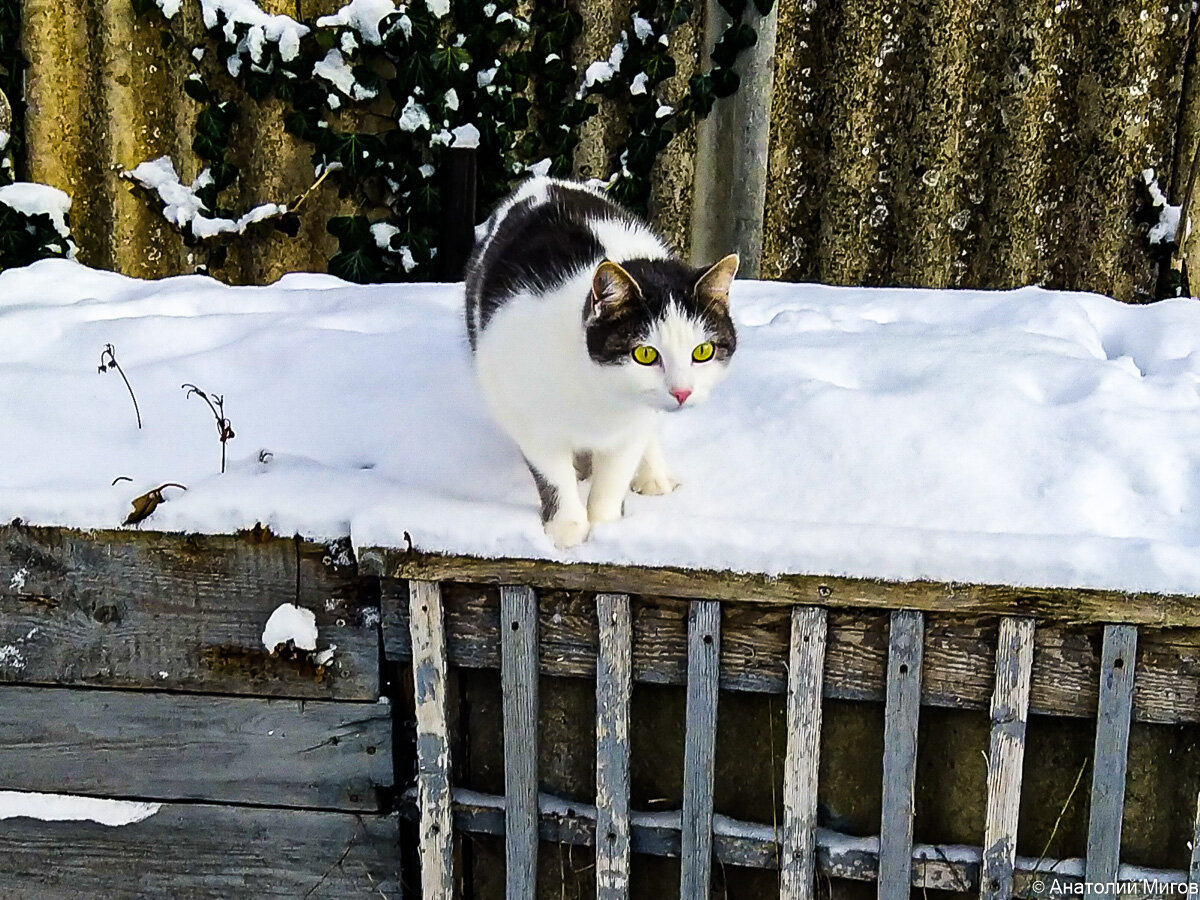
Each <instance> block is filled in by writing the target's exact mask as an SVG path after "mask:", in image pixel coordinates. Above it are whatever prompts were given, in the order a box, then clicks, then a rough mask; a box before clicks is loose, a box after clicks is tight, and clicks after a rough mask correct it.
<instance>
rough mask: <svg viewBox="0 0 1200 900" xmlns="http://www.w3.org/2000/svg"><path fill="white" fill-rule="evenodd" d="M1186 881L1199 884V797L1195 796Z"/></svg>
mask: <svg viewBox="0 0 1200 900" xmlns="http://www.w3.org/2000/svg"><path fill="white" fill-rule="evenodd" d="M1188 882H1189V883H1190V884H1194V885H1200V797H1197V798H1196V819H1195V822H1194V824H1193V825H1192V861H1191V865H1190V866H1189V867H1188Z"/></svg>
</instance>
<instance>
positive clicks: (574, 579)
mask: <svg viewBox="0 0 1200 900" xmlns="http://www.w3.org/2000/svg"><path fill="white" fill-rule="evenodd" d="M359 560H360V564H361V565H362V566H363V568H364V570H365V571H368V572H371V573H372V574H375V575H381V576H384V577H387V578H425V579H429V580H432V581H470V582H476V583H480V584H528V585H531V586H533V587H538V588H558V589H564V590H581V591H604V592H610V593H624V594H651V595H655V596H663V597H679V598H683V599H706V600H726V601H731V602H742V601H756V602H763V603H784V604H787V605H789V606H790V605H792V604H806V605H815V606H825V607H829V608H831V609H836V608H862V609H885V610H893V609H914V610H920V611H923V612H947V613H954V614H956V615H960V616H965V615H998V616H1011V615H1020V616H1030V617H1033V618H1036V619H1039V620H1043V619H1052V620H1056V621H1063V622H1071V623H1075V624H1079V623H1085V622H1100V623H1103V622H1123V623H1128V624H1135V625H1154V626H1157V627H1161V628H1168V627H1192V628H1195V627H1200V598H1197V597H1194V596H1186V595H1181V594H1151V593H1136V592H1122V591H1098V590H1086V589H1076V588H1031V587H1012V586H1009V585H995V584H991V585H989V584H959V583H957V582H956V583H947V582H937V581H903V582H899V581H879V580H872V579H868V578H835V577H832V576H830V577H826V576H821V575H772V576H768V575H756V574H746V573H738V572H718V571H711V570H701V569H680V568H670V567H661V568H650V567H646V566H614V565H605V564H598V563H563V562H553V561H550V560H536V559H480V558H475V557H466V556H444V555H440V554H433V553H421V552H418V551H404V550H390V549H385V548H376V547H368V548H363V549H362V550H361V551H360V554H359Z"/></svg>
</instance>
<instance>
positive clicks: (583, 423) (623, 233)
mask: <svg viewBox="0 0 1200 900" xmlns="http://www.w3.org/2000/svg"><path fill="white" fill-rule="evenodd" d="M573 186H574V185H573ZM531 190H532V189H531ZM510 205H511V204H510ZM506 208H507V207H506ZM499 214H500V213H498V214H497V215H499ZM498 221H499V220H498V219H495V218H494V219H493V224H492V228H491V229H490V230H491V231H492V232H494V230H495V223H497V222H498ZM594 230H595V232H596V235H597V238H598V239H599V240H600V242H601V245H602V246H603V247H604V249H605V253H606V256H607V257H608V258H610V259H616V260H620V259H630V258H637V257H641V258H649V257H657V258H661V257H665V256H667V255H668V253H667V250H666V248H665V247H663V245H662V243H661V241H659V239H658V238H657V237H655V236H654V235H653V234H651V233H650V232H649V231H648V230H645V229H641V228H629V227H624V226H620V225H619V224H617V223H613V222H606V223H602V226H601V227H599V228H595V229H594ZM600 261H601V260H599V259H598V260H596V263H597V264H598V263H599V262H600ZM593 268H594V267H593ZM593 268H589V269H587V270H585V271H584V272H581V273H580V274H579V275H578V276H576V277H574V278H572V279H570V280H569V281H568V282H567V283H565V284H564V285H562V286H561V287H560V288H559V289H558V290H556V291H554V292H553V293H552V294H550V295H547V296H534V295H532V294H529V293H523V294H520V295H518V296H516V297H513V298H511V299H510V300H508V301H507V302H506V303H505V304H504V305H503V306H502V307H500V309H498V310H497V311H496V312H495V313H494V314H493V315H492V317H491V318H490V320H489V322H488V325H487V328H486V329H484V330H483V331H482V332H480V333H479V334H478V338H477V345H476V352H475V363H476V370H477V372H478V375H479V381H480V385H481V386H482V389H483V395H484V398H485V399H486V401H487V404H488V406H489V408H490V410H491V413H492V415H493V416H494V418H495V419H496V421H497V422H498V423H499V424H500V425H501V427H502V428H503V429H504V430H505V431H506V432H507V433H508V434H509V435H510V436H511V437H512V438H513V440H514V441H516V443H517V445H518V446H519V447H520V449H521V452H522V453H523V454H524V456H525V458H526V460H527V461H528V462H529V464H530V465H531V466H533V467H534V468H535V469H537V471H538V472H539V473H540V474H541V475H542V477H544V478H545V479H546V480H547V481H548V482H549V483H550V484H551V485H553V486H554V487H555V488H556V489H557V492H558V510H557V513H556V514H555V515H554V517H553V518H552V519H551V520H550V521H548V522H547V523H546V533H547V534H548V535H549V536H550V537H551V539H552V540H553V541H554V543H555V544H556V545H557V546H558V547H560V548H565V547H570V546H573V545H575V544H578V543H580V542H582V541H583V540H585V539H586V538H587V535H588V531H589V529H590V527H591V526H592V525H593V524H595V523H597V522H606V521H611V520H613V519H617V518H620V516H621V513H622V507H623V504H624V501H625V497H626V495H627V494H628V492H629V489H630V487H631V485H632V487H633V489H634V490H636V491H638V492H639V493H643V494H663V493H667V492H669V491H671V490H673V489H674V488H675V487H676V486H678V482H677V481H675V480H674V479H673V478H672V477H671V476H670V474H669V473H668V472H667V470H666V466H665V464H664V462H663V458H662V450H661V448H660V447H659V442H658V429H659V424H660V420H661V417H662V414H663V413H664V412H668V411H674V410H677V409H680V408H682V407H691V406H694V405H696V404H698V403H702V402H703V401H704V400H706V399H707V398H708V395H709V393H710V392H711V391H712V388H713V387H714V386H715V385H716V384H717V382H719V381H720V380H721V379H722V378H723V377H724V374H725V370H726V366H725V364H723V363H720V362H717V361H716V360H711V361H709V362H705V363H695V362H693V361H692V351H693V350H694V349H695V347H696V346H697V345H698V344H700V343H703V342H704V341H706V340H708V335H707V334H706V332H705V329H704V327H703V325H702V324H701V323H699V322H697V321H695V320H693V319H691V318H690V317H687V316H685V315H683V314H682V312H681V311H680V310H679V309H678V308H677V307H674V306H672V307H671V308H670V310H669V311H668V313H667V315H666V316H665V318H664V319H663V320H661V321H660V322H659V324H658V325H656V326H655V328H654V329H653V332H652V333H651V334H650V335H649V337H648V339H647V343H648V344H650V345H651V346H653V347H654V348H655V349H657V350H658V352H659V354H660V359H659V362H658V363H657V364H655V365H651V366H643V365H639V364H638V363H636V362H634V361H633V360H632V359H630V360H628V361H627V362H625V363H623V364H621V365H604V366H602V365H598V364H597V363H595V362H593V361H592V359H591V357H590V356H589V355H588V352H587V346H586V343H585V332H584V325H583V313H584V307H585V303H586V302H587V298H588V295H589V292H590V290H591V282H592V277H593ZM627 302H636V299H634V300H630V301H627ZM672 389H681V390H689V391H691V392H692V393H691V396H689V397H688V398H687V400H686V402H685V403H683V404H680V403H679V402H678V401H677V400H676V399H675V397H673V396H672V395H671V393H670V392H671V390H672ZM579 452H590V453H591V454H592V478H591V485H590V492H589V494H588V497H587V501H586V504H585V502H584V500H583V498H582V497H581V496H580V492H579V483H578V480H577V478H576V474H575V469H574V464H573V459H574V456H575V454H576V453H579Z"/></svg>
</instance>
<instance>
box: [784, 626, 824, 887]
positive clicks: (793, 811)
mask: <svg viewBox="0 0 1200 900" xmlns="http://www.w3.org/2000/svg"><path fill="white" fill-rule="evenodd" d="M826 618H827V616H826V612H825V610H824V609H822V608H821V607H819V606H797V607H796V608H795V609H793V610H792V646H791V652H790V653H789V655H788V713H787V723H788V724H787V727H788V734H787V752H786V754H785V756H784V763H783V844H782V846H781V847H780V861H779V870H780V871H779V896H780V900H812V898H813V887H814V884H815V878H816V828H817V772H818V768H819V763H820V756H821V685H822V681H823V677H822V676H823V673H824V669H825V638H826V630H827V624H826Z"/></svg>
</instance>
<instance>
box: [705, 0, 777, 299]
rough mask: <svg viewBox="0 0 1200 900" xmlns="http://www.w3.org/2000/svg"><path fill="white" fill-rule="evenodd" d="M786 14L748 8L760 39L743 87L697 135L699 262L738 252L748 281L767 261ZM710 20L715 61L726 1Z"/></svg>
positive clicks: (748, 56) (744, 65) (745, 56)
mask: <svg viewBox="0 0 1200 900" xmlns="http://www.w3.org/2000/svg"><path fill="white" fill-rule="evenodd" d="M778 9H779V6H778V4H776V5H775V6H774V7H772V9H771V12H770V13H769V14H768V15H766V16H762V15H760V14H759V13H758V10H756V9H755V8H754V6H753V4H748V5H747V10H746V13H745V14H744V16H743V19H744V20H745V21H748V22H749V23H750V24H751V25H752V26H753V27H754V30H755V31H756V32H757V33H758V41H757V42H756V43H755V45H754V46H753V47H750V48H748V49H746V50H744V51H742V53H741V54H740V55H739V57H738V60H737V62H736V63H735V66H734V68H735V70H736V71H737V72H738V74H739V75H740V76H741V86H740V89H739V90H738V91H737V92H736V93H734V94H733V95H732V96H730V97H724V98H722V99H720V100H718V101H717V102H716V105H715V106H714V107H713V110H712V112H711V113H710V114H709V115H708V116H707V117H705V118H703V119H701V120H700V122H699V123H698V125H697V131H696V162H695V189H696V195H695V203H694V206H693V212H692V262H693V263H695V264H696V265H711V264H712V263H715V262H716V261H717V260H719V259H721V258H722V257H723V256H725V255H726V254H728V253H732V252H735V251H736V252H737V253H738V254H739V255H740V256H741V263H742V266H741V274H742V276H743V277H745V278H757V277H758V275H759V264H760V261H761V258H762V246H763V212H764V210H765V208H766V196H767V144H768V139H769V137H770V130H771V96H772V91H773V86H774V75H775V34H776V30H777V22H778ZM705 21H706V22H707V27H706V40H705V46H706V47H707V48H708V49H707V51H706V53H705V54H704V59H707V58H708V53H711V52H712V49H713V46H714V45H715V44H716V42H717V40H718V39H719V38H720V36H721V35H722V34H723V33H724V31H725V28H726V27H727V26H728V24H729V21H730V18H729V14H728V13H727V12H726V11H725V10H724V9H723V8H722V7H721V4H720V2H719V0H709V2H708V4H707V10H706V16H705Z"/></svg>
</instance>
